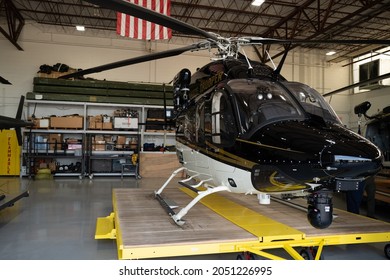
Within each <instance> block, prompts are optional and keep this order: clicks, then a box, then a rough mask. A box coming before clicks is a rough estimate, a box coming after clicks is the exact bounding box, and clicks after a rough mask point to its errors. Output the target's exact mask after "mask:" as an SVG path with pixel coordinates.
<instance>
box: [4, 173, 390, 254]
mask: <svg viewBox="0 0 390 280" xmlns="http://www.w3.org/2000/svg"><path fill="white" fill-rule="evenodd" d="M140 181H142V179H141V180H138V181H137V180H135V179H134V178H124V179H121V178H98V177H95V178H94V179H93V180H89V179H83V180H79V179H76V178H55V179H52V180H32V179H27V178H23V179H20V178H18V177H0V194H2V193H3V194H5V195H6V196H7V198H8V197H11V196H12V195H15V194H17V193H19V192H21V191H23V190H28V191H29V193H30V196H29V197H27V198H22V199H21V200H19V201H18V202H16V203H15V205H14V206H12V207H9V208H6V209H3V210H1V211H0V259H2V260H49V259H50V260H58V259H60V260H115V259H117V250H116V243H115V241H114V240H95V239H94V235H95V227H96V219H97V218H98V217H104V216H107V215H109V214H110V213H111V212H112V201H111V194H112V189H113V188H136V187H139V184H140ZM161 182H163V179H162V180H161ZM157 187H159V186H156V188H157ZM334 205H335V207H337V208H340V209H345V203H344V201H343V197H335V199H334ZM364 213H365V209H364V205H363V207H362V210H361V214H362V215H364ZM389 213H390V211H389V206H388V205H383V206H382V205H379V206H378V207H377V217H378V218H379V219H381V220H385V221H387V222H390V214H389ZM385 245H386V244H384V243H370V244H358V245H340V246H327V247H325V248H324V252H323V258H324V259H326V260H339V259H340V260H345V259H346V260H360V259H363V260H365V259H367V260H368V259H370V260H383V259H386V256H385V254H384V251H383V250H384V246H385ZM236 256H237V254H222V255H220V254H218V255H206V256H196V257H193V256H191V257H180V259H235V258H236Z"/></svg>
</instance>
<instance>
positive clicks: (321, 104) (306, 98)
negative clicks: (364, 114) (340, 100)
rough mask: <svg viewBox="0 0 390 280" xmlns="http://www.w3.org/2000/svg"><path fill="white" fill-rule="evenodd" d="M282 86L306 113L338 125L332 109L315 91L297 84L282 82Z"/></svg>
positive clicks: (338, 120)
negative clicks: (293, 96)
mask: <svg viewBox="0 0 390 280" xmlns="http://www.w3.org/2000/svg"><path fill="white" fill-rule="evenodd" d="M282 84H283V85H284V86H285V87H286V88H288V90H289V91H290V92H291V93H292V94H294V95H295V97H296V99H297V100H298V101H299V102H300V103H301V105H302V106H303V108H304V109H305V111H306V112H307V113H309V114H312V115H317V116H319V117H321V118H322V119H324V120H325V121H327V122H333V123H340V119H339V118H338V117H337V115H336V113H335V112H334V111H333V109H332V107H330V106H329V104H328V103H327V102H326V101H325V99H324V98H323V97H322V96H321V94H319V93H318V92H317V91H316V90H315V89H313V88H311V87H309V86H307V85H304V84H301V83H297V82H282Z"/></svg>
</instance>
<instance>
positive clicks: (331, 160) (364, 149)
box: [320, 135, 383, 179]
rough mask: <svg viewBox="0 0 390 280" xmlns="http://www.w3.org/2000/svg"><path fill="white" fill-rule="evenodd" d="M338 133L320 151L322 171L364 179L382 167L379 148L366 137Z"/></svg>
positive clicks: (344, 176) (341, 176)
mask: <svg viewBox="0 0 390 280" xmlns="http://www.w3.org/2000/svg"><path fill="white" fill-rule="evenodd" d="M356 137H357V138H356V139H351V137H350V136H349V135H348V137H343V135H339V136H338V139H336V140H334V141H333V140H327V144H326V145H325V147H324V149H323V150H322V152H321V153H320V164H321V166H322V168H323V170H324V172H325V173H326V174H327V175H328V176H331V177H336V178H339V179H364V178H365V177H368V176H372V175H375V174H376V173H377V172H378V171H379V170H380V169H381V167H382V161H383V156H382V154H381V152H380V150H379V149H378V148H377V147H376V146H374V145H373V144H371V143H370V142H369V141H367V140H366V139H358V137H360V136H356Z"/></svg>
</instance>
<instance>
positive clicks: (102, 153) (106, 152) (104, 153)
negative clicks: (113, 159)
mask: <svg viewBox="0 0 390 280" xmlns="http://www.w3.org/2000/svg"><path fill="white" fill-rule="evenodd" d="M132 154H134V151H92V156H99V155H116V156H117V157H120V156H123V155H132Z"/></svg>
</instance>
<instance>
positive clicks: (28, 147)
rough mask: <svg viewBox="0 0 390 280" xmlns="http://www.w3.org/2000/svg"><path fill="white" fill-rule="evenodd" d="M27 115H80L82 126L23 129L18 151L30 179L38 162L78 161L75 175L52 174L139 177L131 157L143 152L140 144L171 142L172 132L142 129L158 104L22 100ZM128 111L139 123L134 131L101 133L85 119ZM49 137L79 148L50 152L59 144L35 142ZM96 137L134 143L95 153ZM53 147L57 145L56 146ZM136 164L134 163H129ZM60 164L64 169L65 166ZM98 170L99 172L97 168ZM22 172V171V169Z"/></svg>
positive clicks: (90, 176) (172, 140) (61, 172)
mask: <svg viewBox="0 0 390 280" xmlns="http://www.w3.org/2000/svg"><path fill="white" fill-rule="evenodd" d="M26 105H27V116H29V117H30V116H32V115H34V116H35V117H36V118H43V117H48V116H51V115H59V116H63V115H79V116H83V117H84V118H83V125H82V128H80V129H66V128H58V129H52V128H50V127H47V128H39V129H25V130H24V136H25V141H24V147H23V151H22V165H25V169H26V172H25V174H22V176H23V175H27V176H33V175H34V173H35V171H36V169H37V167H39V162H40V161H42V162H43V161H45V162H50V161H59V162H60V161H64V162H65V163H66V164H68V165H69V166H70V165H71V164H72V163H73V166H74V165H75V164H76V163H77V162H79V163H80V164H81V169H79V170H77V172H71V171H69V170H61V171H59V170H58V169H57V170H56V171H55V172H53V174H52V175H54V176H79V177H80V178H83V177H89V178H91V179H92V178H93V177H94V176H121V177H122V178H123V177H124V176H135V177H136V178H140V176H139V173H138V171H139V164H138V161H137V160H135V158H134V157H135V155H137V156H138V155H139V153H140V152H142V151H143V144H144V143H147V142H155V143H156V145H161V144H162V145H164V144H165V143H167V141H168V142H170V143H174V135H175V134H174V133H167V132H148V131H146V126H145V125H142V124H145V122H146V115H147V111H148V109H156V108H159V109H163V106H158V105H139V104H111V103H109V104H107V103H91V102H61V101H47V100H26ZM121 108H130V109H132V110H135V111H136V112H138V118H139V120H138V122H139V123H140V124H141V125H139V126H138V129H132V130H126V129H111V130H103V129H96V128H90V126H89V123H88V116H93V115H98V114H107V115H111V114H112V112H113V111H114V110H116V109H121ZM50 134H60V135H62V139H65V137H68V138H69V137H73V138H77V139H79V140H80V143H81V149H79V150H77V151H76V150H69V149H66V148H65V149H63V148H61V149H52V148H50V147H53V146H52V145H57V144H59V143H52V142H50V141H47V140H46V141H37V139H36V137H37V136H47V137H45V138H46V139H47V138H48V137H49V135H50ZM97 135H104V136H106V137H109V138H110V137H112V138H117V137H127V138H136V139H137V141H136V142H137V144H136V145H135V146H134V145H132V147H131V148H129V147H119V148H118V147H117V146H116V144H107V145H106V146H105V147H102V149H103V150H96V149H95V147H94V146H93V142H92V140H93V138H94V137H96V136H97ZM56 147H57V146H56ZM134 162H136V164H133V163H134ZM66 164H64V166H66ZM99 164H103V166H100V167H98V168H97V169H98V170H94V167H96V166H98V165H99ZM99 168H100V169H99ZM22 170H23V168H22Z"/></svg>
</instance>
